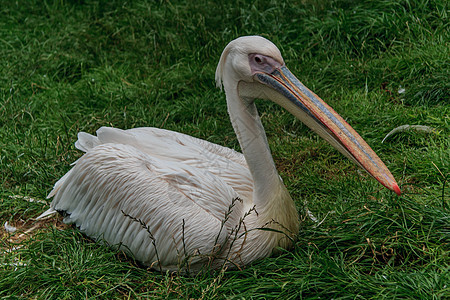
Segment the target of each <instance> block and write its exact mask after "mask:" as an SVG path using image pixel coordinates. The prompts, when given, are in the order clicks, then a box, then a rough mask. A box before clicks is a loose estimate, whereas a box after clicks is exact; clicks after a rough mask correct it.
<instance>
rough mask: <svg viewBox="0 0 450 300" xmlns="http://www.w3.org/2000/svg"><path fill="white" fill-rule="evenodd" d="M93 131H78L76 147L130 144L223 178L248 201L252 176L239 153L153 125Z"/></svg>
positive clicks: (251, 191) (156, 155)
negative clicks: (94, 134) (91, 133)
mask: <svg viewBox="0 0 450 300" xmlns="http://www.w3.org/2000/svg"><path fill="white" fill-rule="evenodd" d="M96 133H97V136H92V135H90V134H87V133H84V132H81V133H79V134H78V141H77V142H76V143H75V146H76V147H77V148H78V149H80V150H82V151H84V152H87V151H88V150H89V149H92V148H93V147H95V146H98V145H101V144H107V143H114V144H125V145H130V146H133V147H135V148H136V149H139V150H140V151H142V152H144V153H146V154H148V155H150V156H151V157H154V158H159V159H162V160H165V161H171V162H178V163H182V164H185V165H189V166H192V167H195V168H197V169H204V170H207V171H208V172H210V173H211V174H214V175H215V176H218V177H220V178H222V180H224V181H225V182H226V183H227V184H228V185H229V186H230V187H232V188H233V189H234V190H235V191H236V192H237V193H238V194H239V196H240V198H241V199H244V200H245V201H247V200H248V201H249V202H251V201H250V200H251V197H252V196H253V195H252V193H253V179H252V176H251V174H250V171H249V169H248V166H247V162H246V161H245V158H244V155H242V153H239V152H237V151H234V150H233V149H229V148H226V147H223V146H220V145H217V144H213V143H210V142H208V141H205V140H201V139H198V138H195V137H192V136H189V135H186V134H182V133H179V132H175V131H170V130H165V129H159V128H153V127H141V128H134V129H129V130H122V129H117V128H110V127H102V128H100V129H99V130H97V132H96Z"/></svg>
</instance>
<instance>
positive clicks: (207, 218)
mask: <svg viewBox="0 0 450 300" xmlns="http://www.w3.org/2000/svg"><path fill="white" fill-rule="evenodd" d="M215 80H216V85H217V87H220V88H222V87H223V89H224V91H225V95H226V101H227V107H228V113H229V116H230V119H231V123H232V125H233V128H234V131H235V133H236V135H237V138H238V140H239V144H240V146H241V149H242V154H241V153H239V152H237V151H234V150H232V149H228V148H225V147H222V146H219V145H216V144H213V143H210V142H207V141H204V140H200V139H197V138H195V137H191V136H188V135H185V134H182V133H178V132H173V131H168V130H164V129H158V128H149V127H144V128H135V129H129V130H121V129H116V128H107V127H102V128H100V129H99V130H98V131H97V132H96V136H94V135H90V134H87V133H84V132H80V133H79V134H78V140H77V142H76V143H75V146H76V148H78V149H79V150H81V151H83V152H85V154H84V155H83V156H82V157H81V158H79V159H78V160H77V161H76V162H75V163H74V166H73V168H72V169H71V170H70V171H69V172H68V173H66V174H65V175H64V176H63V177H62V178H61V179H60V180H59V181H57V182H56V184H55V186H54V188H53V190H52V191H51V192H50V194H49V196H48V197H49V198H51V197H53V200H52V202H51V204H50V209H49V210H48V211H47V212H45V213H43V214H42V216H44V215H48V214H51V213H55V212H60V213H62V214H63V216H64V222H66V223H72V224H75V225H76V226H77V227H78V228H79V229H80V230H81V231H82V232H83V233H85V234H86V235H87V236H89V237H92V238H94V239H97V240H101V241H103V242H106V243H108V244H110V245H119V247H121V249H124V250H125V251H126V252H127V253H129V254H131V255H132V256H133V257H134V258H135V259H136V260H138V261H139V262H141V263H143V264H144V265H147V266H150V267H152V268H154V269H161V270H175V271H176V270H180V269H181V268H186V269H189V270H191V271H195V270H200V269H201V268H204V267H205V266H208V267H211V268H218V267H220V266H226V267H240V266H243V265H245V264H248V263H250V262H252V261H254V260H256V259H258V258H263V257H267V256H269V255H270V254H271V253H272V252H273V251H274V250H276V249H277V248H278V247H282V248H287V247H289V246H290V245H291V244H292V243H293V241H294V240H295V236H296V234H297V233H298V230H299V216H298V212H297V209H296V207H295V204H294V201H293V200H292V198H291V197H290V195H289V193H288V191H287V189H286V187H285V186H284V184H283V181H282V179H281V178H280V176H279V175H278V172H277V169H276V167H275V163H274V161H273V159H272V156H271V152H270V149H269V145H268V142H267V138H266V135H265V132H264V128H263V126H262V124H261V120H260V117H259V115H258V111H257V109H256V106H255V99H268V100H271V101H273V102H275V103H277V104H278V105H280V106H282V107H283V108H285V109H286V110H287V111H289V112H290V113H291V114H293V115H294V116H295V117H296V118H298V119H299V120H301V121H302V122H303V123H305V124H306V125H307V126H308V127H310V128H311V129H312V130H313V131H315V132H316V133H317V134H319V135H320V136H321V137H322V138H324V139H325V140H326V141H328V142H329V143H330V144H331V145H332V146H334V147H335V148H336V149H337V150H339V151H340V152H341V153H342V154H344V155H345V156H346V157H348V158H349V159H350V160H351V161H353V162H354V163H356V164H357V165H358V166H360V167H361V168H363V169H364V170H366V171H367V172H368V173H369V174H370V175H371V176H372V177H374V178H375V179H376V180H378V181H379V182H380V183H381V184H382V185H384V186H385V187H387V188H388V189H390V190H392V191H394V192H396V193H397V194H399V195H400V189H399V187H398V185H397V183H396V182H395V179H394V177H393V176H392V174H391V173H390V172H389V170H388V169H387V167H386V166H385V165H384V163H383V162H382V161H381V160H380V159H379V158H378V156H377V155H376V154H375V153H374V152H373V150H372V149H371V148H370V147H369V146H368V145H367V144H366V142H365V141H364V140H363V139H362V138H361V137H360V136H359V135H358V134H357V133H356V132H355V130H353V128H351V127H350V125H348V124H347V123H346V122H345V121H344V120H343V119H342V117H340V116H339V115H338V114H337V113H336V112H335V111H334V110H333V109H332V108H331V107H330V106H328V105H327V104H326V103H325V102H324V101H323V100H322V99H320V98H319V97H318V96H317V95H316V94H314V93H313V92H311V91H310V90H309V89H308V88H306V87H305V86H304V85H303V84H302V83H301V82H300V81H299V80H298V79H297V78H296V77H295V76H294V75H293V74H292V73H291V72H290V71H289V69H288V68H287V67H286V65H285V63H284V61H283V58H282V56H281V53H280V51H279V50H278V48H277V47H276V46H275V45H274V44H273V43H272V42H270V41H269V40H267V39H265V38H263V37H260V36H246V37H240V38H237V39H235V40H233V41H231V42H230V43H229V44H228V45H227V46H226V47H225V49H224V51H223V53H222V55H221V57H220V61H219V64H218V66H217V69H216V74H215Z"/></svg>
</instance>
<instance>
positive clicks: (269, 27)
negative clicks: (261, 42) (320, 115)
mask: <svg viewBox="0 0 450 300" xmlns="http://www.w3.org/2000/svg"><path fill="white" fill-rule="evenodd" d="M448 13H449V6H448V1H446V0H437V1H419V0H410V1H408V0H404V1H350V0H342V1H325V0H323V1H312V0H303V1H244V0H233V1H212V0H197V1H119V0H115V1H90V0H86V1H83V0H79V1H75V0H73V1H64V0H58V1H57V0H54V1H52V0H48V1H38V0H35V1H12V0H3V1H2V5H1V6H0V53H1V57H0V174H1V177H0V222H1V229H0V252H1V255H0V297H1V298H2V299H3V298H5V299H15V298H67V299H77V298H93V297H100V298H107V299H110V298H141V297H153V298H196V299H197V298H200V299H217V298H227V299H228V298H239V299H241V298H252V299H253V298H264V299H267V298H274V299H318V298H321V299H329V298H333V299H355V298H358V299H383V298H387V299H394V298H395V299H445V298H447V299H448V298H450V269H449V265H450V264H449V263H450V258H449V253H450V245H449V242H450V220H449V218H450V207H449V206H450V203H449V202H450V196H449V195H450V191H449V185H450V183H449V176H450V175H449V174H450V81H449V78H450V28H449V27H450V25H449V24H450V22H449V19H448ZM251 34H258V35H262V36H264V37H266V38H268V39H270V40H272V41H273V42H274V43H275V44H276V45H277V46H278V47H279V48H280V50H281V52H282V54H283V57H284V59H285V62H286V64H287V66H288V67H289V68H290V70H291V71H292V72H293V73H294V74H296V75H297V77H298V78H299V79H300V80H301V81H302V82H303V83H304V84H305V85H306V86H308V87H309V88H310V89H312V90H313V91H315V92H316V93H317V94H318V95H319V96H321V98H322V99H324V100H325V101H326V102H327V103H328V104H330V105H331V106H332V107H333V108H334V109H335V110H336V111H337V112H339V114H340V115H341V116H343V117H344V118H345V119H346V120H347V121H348V122H349V123H350V124H351V125H352V127H353V128H354V129H355V130H356V131H357V132H359V133H360V134H361V136H362V137H363V138H364V139H365V140H366V141H367V142H368V144H369V145H371V147H372V148H373V149H374V150H375V152H377V153H378V155H379V156H380V158H381V159H382V160H383V161H384V162H385V163H386V165H387V166H388V168H389V169H390V170H391V172H392V173H393V175H394V177H395V178H396V179H397V182H398V183H399V185H400V188H401V189H402V192H403V194H402V195H401V196H397V195H395V194H394V193H393V192H390V191H388V190H387V189H384V188H383V187H382V186H381V185H380V184H379V183H378V182H376V181H375V180H373V179H372V178H370V177H369V176H368V175H366V174H365V173H364V172H362V171H361V170H359V169H358V168H357V167H356V166H355V165H354V164H352V163H351V162H350V161H348V160H347V159H346V158H344V157H343V156H342V155H340V154H339V153H338V152H337V151H336V150H334V149H333V148H332V147H331V146H329V145H328V144H327V143H326V142H325V141H323V140H321V139H320V138H319V137H318V136H317V135H315V134H314V133H312V132H311V131H310V130H308V129H307V127H306V126H304V125H303V124H301V123H300V122H299V121H297V120H296V119H295V118H294V117H293V116H291V115H290V114H289V113H287V112H286V111H284V110H283V109H282V108H280V107H278V106H276V105H275V104H272V103H269V102H265V101H258V103H257V105H258V109H259V112H260V115H261V116H262V122H263V124H264V126H265V129H266V133H267V136H268V140H269V144H270V146H271V150H272V153H273V156H274V160H275V163H276V165H277V168H278V170H279V172H280V175H281V177H282V178H283V180H284V183H285V185H286V186H287V188H288V190H289V191H290V193H291V195H292V198H293V199H294V200H295V202H296V205H297V207H298V211H299V213H300V218H301V226H300V231H299V233H298V238H297V241H296V243H295V245H294V247H293V248H292V249H280V254H277V255H273V256H272V257H270V258H267V259H262V260H258V261H256V262H254V263H252V264H251V265H248V266H246V267H245V268H243V269H228V270H217V271H214V270H207V271H205V272H202V273H200V274H198V275H196V276H186V275H179V274H176V273H169V272H168V273H163V274H161V273H160V272H157V271H151V270H148V269H146V268H145V267H142V266H140V265H139V264H138V263H136V262H134V261H133V260H132V259H131V258H129V257H127V256H125V255H124V254H123V253H122V252H120V251H117V250H115V249H114V248H113V247H108V246H107V245H104V244H100V243H96V242H94V241H92V240H90V239H88V238H87V237H85V236H83V235H82V234H81V233H79V231H78V230H77V229H76V228H72V227H70V226H67V225H64V224H63V223H62V218H61V217H54V218H51V219H49V220H47V221H45V222H42V221H41V222H38V221H36V220H35V218H36V217H37V216H38V215H39V214H40V213H41V212H43V211H45V210H46V209H47V208H48V203H49V201H50V200H48V199H46V196H47V194H48V193H49V192H50V190H51V189H52V186H53V185H54V183H55V182H56V181H57V180H58V179H59V178H60V177H61V176H62V175H64V174H65V172H67V171H68V170H69V169H70V168H71V166H70V164H71V163H72V162H74V161H75V160H76V159H77V158H79V157H80V156H81V154H82V153H81V152H80V151H78V150H77V149H75V147H74V143H75V141H76V138H77V133H78V132H79V131H85V132H88V133H94V132H95V131H96V129H98V128H99V127H101V126H112V127H117V128H123V129H128V128H134V127H142V126H153V127H160V128H165V129H170V130H176V131H179V132H183V133H186V134H189V135H193V136H196V137H199V138H202V139H205V140H208V141H211V142H214V143H218V144H221V145H224V146H227V147H231V148H234V149H236V150H239V144H238V142H237V139H236V137H235V134H234V131H233V129H232V126H231V124H230V121H229V119H228V115H227V108H226V103H225V96H224V94H223V92H221V91H220V90H218V89H216V88H215V83H214V72H215V67H216V64H217V62H218V59H219V57H220V54H221V52H222V50H223V48H224V47H225V45H226V44H227V43H228V42H229V41H231V40H232V39H234V38H236V37H238V36H241V35H251ZM404 125H414V126H412V127H409V128H405V127H400V126H404ZM416 125H420V126H421V127H419V126H416ZM395 128H399V129H398V130H397V131H395V132H394V133H392V134H391V135H389V136H387V138H386V139H385V140H384V141H383V139H384V138H385V137H386V135H388V133H389V132H390V131H391V130H393V129H395ZM6 225H9V226H13V227H15V228H16V229H17V230H16V231H15V232H7V231H6V227H8V226H6Z"/></svg>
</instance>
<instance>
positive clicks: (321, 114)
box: [216, 36, 401, 195]
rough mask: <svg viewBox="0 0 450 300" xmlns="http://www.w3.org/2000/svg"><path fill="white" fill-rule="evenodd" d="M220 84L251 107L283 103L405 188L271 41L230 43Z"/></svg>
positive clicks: (375, 173) (386, 180) (381, 177)
mask: <svg viewBox="0 0 450 300" xmlns="http://www.w3.org/2000/svg"><path fill="white" fill-rule="evenodd" d="M216 84H217V86H218V87H222V85H223V87H224V90H225V93H226V94H227V101H242V102H243V103H244V104H245V105H246V106H247V107H248V106H249V105H252V104H253V102H254V99H256V98H259V99H268V100H271V101H273V102H275V103H277V104H279V105H280V106H282V107H283V108H285V109H286V110H288V111H289V112H290V113H291V114H293V115H294V116H295V117H297V118H298V119H299V120H300V121H302V122H303V123H304V124H306V125H307V126H308V127H309V128H311V129H312V130H313V131H315V132H316V133H317V134H319V135H320V136H321V137H322V138H324V139H325V140H326V141H327V142H329V143H330V144H331V145H332V146H333V147H335V148H336V149H337V150H338V151H340V152H341V153H342V154H344V155H345V156H346V157H347V158H349V159H350V160H351V161H353V162H354V163H356V164H357V165H359V166H360V167H361V168H363V169H364V170H366V171H367V172H368V173H369V174H370V175H371V176H372V177H374V178H375V179H376V180H378V181H379V182H380V183H381V184H382V185H384V186H385V187H386V188H388V189H390V190H392V191H394V192H395V193H397V194H398V195H400V193H401V192H400V188H399V187H398V185H397V183H396V181H395V179H394V177H393V176H392V174H391V173H390V171H389V170H388V168H387V167H386V166H385V165H384V163H383V162H382V161H381V159H380V158H379V157H378V156H377V155H376V154H375V152H374V151H373V150H372V149H371V148H370V147H369V145H367V143H366V142H365V141H364V140H363V139H362V138H361V137H360V136H359V134H358V133H357V132H356V131H355V130H354V129H353V128H352V127H350V125H349V124H348V123H347V122H346V121H345V120H344V119H343V118H342V117H341V116H339V115H338V114H337V113H336V112H335V111H334V110H333V109H332V108H331V107H330V106H329V105H328V104H326V103H325V102H324V101H323V100H322V99H321V98H320V97H318V96H317V95H316V94H314V93H313V92H312V91H310V90H309V89H308V88H307V87H306V86H304V85H303V84H302V83H301V82H300V81H299V80H298V79H297V78H296V77H295V76H294V75H293V74H292V73H291V72H290V71H289V69H288V68H287V67H286V65H285V63H284V60H283V57H282V56H281V53H280V50H278V48H277V47H276V46H275V45H274V44H273V43H272V42H270V41H269V40H267V39H265V38H263V37H260V36H246V37H240V38H237V39H235V40H233V41H231V42H230V43H229V44H228V45H227V46H226V47H225V49H224V51H223V53H222V55H221V57H220V62H219V65H218V66H217V70H216ZM229 95H233V96H229Z"/></svg>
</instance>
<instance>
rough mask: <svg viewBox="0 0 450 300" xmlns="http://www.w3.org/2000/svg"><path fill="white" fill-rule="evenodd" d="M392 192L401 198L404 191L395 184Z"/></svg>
mask: <svg viewBox="0 0 450 300" xmlns="http://www.w3.org/2000/svg"><path fill="white" fill-rule="evenodd" d="M392 190H393V191H394V192H395V193H396V194H397V195H399V196H400V195H401V194H402V191H400V188H399V187H398V185H397V183H394V184H393V186H392Z"/></svg>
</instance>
